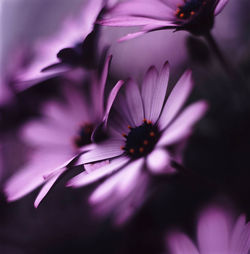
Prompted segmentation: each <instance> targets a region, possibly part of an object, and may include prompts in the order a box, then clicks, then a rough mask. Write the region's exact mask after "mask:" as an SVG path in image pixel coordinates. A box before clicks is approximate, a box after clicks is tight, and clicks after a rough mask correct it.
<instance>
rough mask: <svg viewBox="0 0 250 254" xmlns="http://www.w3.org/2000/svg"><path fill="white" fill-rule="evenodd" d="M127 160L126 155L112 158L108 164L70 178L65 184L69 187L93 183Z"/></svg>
mask: <svg viewBox="0 0 250 254" xmlns="http://www.w3.org/2000/svg"><path fill="white" fill-rule="evenodd" d="M128 161H129V159H128V158H126V157H123V156H122V157H120V158H117V159H114V160H112V161H111V162H110V164H107V165H105V166H103V167H101V168H98V169H97V170H94V171H93V172H91V173H89V174H88V173H86V172H83V173H81V174H79V175H77V176H75V177H74V178H72V179H71V180H70V181H69V182H68V184H67V186H69V187H82V186H85V185H87V184H90V183H93V182H95V181H97V180H99V179H101V178H103V177H105V176H106V175H109V174H112V173H113V172H114V171H116V170H118V169H119V168H121V167H122V166H123V165H125V164H126V163H127V162H128Z"/></svg>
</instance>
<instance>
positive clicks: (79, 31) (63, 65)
mask: <svg viewBox="0 0 250 254" xmlns="http://www.w3.org/2000/svg"><path fill="white" fill-rule="evenodd" d="M104 3H105V1H103V0H92V1H87V3H85V4H84V5H83V7H82V11H81V15H80V17H70V18H67V19H66V20H64V22H63V24H62V26H61V28H60V29H59V30H58V31H57V32H56V33H54V34H53V36H52V37H49V38H41V39H39V40H37V41H36V42H35V43H34V45H33V48H32V49H31V50H32V53H33V55H34V58H33V60H32V61H31V64H30V65H29V66H28V67H27V68H26V69H25V70H24V71H23V72H22V73H20V74H19V77H18V80H19V82H18V83H17V87H18V88H19V89H20V90H23V89H26V88H27V87H29V86H32V85H34V84H36V83H38V82H41V81H43V80H46V79H48V78H52V77H55V76H57V75H59V74H60V73H65V72H68V71H70V70H72V69H75V68H79V67H86V66H87V67H88V65H89V64H90V63H91V64H92V62H93V61H95V60H96V59H94V58H95V55H96V54H97V49H96V47H95V46H96V42H95V40H96V38H95V37H98V35H97V31H93V30H94V23H95V21H96V18H97V17H98V15H99V13H100V11H101V10H102V8H103V7H104Z"/></svg>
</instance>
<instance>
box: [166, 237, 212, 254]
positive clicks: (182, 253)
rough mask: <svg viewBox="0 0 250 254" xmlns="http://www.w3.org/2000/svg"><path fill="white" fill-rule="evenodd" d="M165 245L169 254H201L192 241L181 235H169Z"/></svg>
mask: <svg viewBox="0 0 250 254" xmlns="http://www.w3.org/2000/svg"><path fill="white" fill-rule="evenodd" d="M167 245H168V246H169V249H170V254H201V253H199V252H198V250H197V249H196V247H195V245H194V244H193V243H192V241H191V240H190V239H189V238H188V237H187V236H186V235H184V234H182V233H172V234H170V235H169V236H168V237H167ZM202 254H203V253H202ZM211 254H212V253H211ZM214 254H215V253H214Z"/></svg>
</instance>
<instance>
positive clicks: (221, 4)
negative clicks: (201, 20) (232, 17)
mask: <svg viewBox="0 0 250 254" xmlns="http://www.w3.org/2000/svg"><path fill="white" fill-rule="evenodd" d="M228 1H229V0H219V1H218V4H217V6H216V8H215V11H214V15H218V14H220V13H221V11H222V10H223V9H224V7H225V6H226V4H227V3H228Z"/></svg>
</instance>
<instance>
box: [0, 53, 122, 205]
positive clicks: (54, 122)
mask: <svg viewBox="0 0 250 254" xmlns="http://www.w3.org/2000/svg"><path fill="white" fill-rule="evenodd" d="M110 61H111V57H109V58H108V59H107V61H106V63H105V65H104V67H103V72H102V75H101V77H99V76H98V75H97V74H96V73H93V72H90V73H89V76H85V80H82V82H84V81H86V82H90V84H91V85H90V93H89V94H88V95H85V94H81V92H80V91H79V87H78V89H77V87H74V86H73V85H72V84H70V86H65V87H64V96H65V97H66V102H62V101H57V100H52V101H50V102H47V103H46V104H45V105H44V107H43V109H42V115H43V117H42V118H39V119H38V120H32V121H30V122H28V123H27V124H26V125H25V126H24V127H23V128H22V131H21V136H22V138H23V140H24V142H26V143H27V144H28V145H30V146H31V147H32V148H33V151H32V152H31V153H30V160H29V161H28V163H27V164H25V165H24V166H23V167H22V168H21V169H20V171H19V172H17V173H16V174H14V175H13V177H11V178H10V179H9V180H8V181H7V183H6V184H5V188H4V190H5V193H6V195H7V198H8V200H9V201H14V200H17V199H19V198H21V197H23V196H24V195H26V194H28V193H29V192H31V191H32V190H34V189H35V188H36V187H38V186H39V185H41V184H44V183H45V185H44V186H43V188H42V190H41V192H40V193H39V195H38V197H37V199H36V201H35V206H37V205H38V204H39V203H40V201H41V200H42V198H43V197H44V196H45V195H46V194H47V192H48V191H49V189H50V188H51V186H52V185H53V184H54V182H55V181H56V180H57V179H58V177H59V176H60V175H61V174H63V173H64V172H65V171H66V170H67V165H68V164H69V163H71V162H72V160H73V159H74V158H75V157H76V156H77V155H78V154H79V153H80V152H82V151H84V150H87V149H88V147H89V145H91V143H92V133H93V130H94V129H95V128H96V127H97V126H98V125H99V123H100V122H101V121H103V120H104V121H105V114H108V111H109V108H110V105H112V103H113V100H114V98H115V96H116V93H117V91H118V90H119V88H120V86H121V85H122V82H118V83H117V85H116V86H115V87H114V88H113V90H112V91H111V93H110V96H109V98H108V100H107V110H106V111H105V112H104V89H105V84H106V78H107V73H108V68H109V65H110ZM51 172H53V173H52V174H51Z"/></svg>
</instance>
